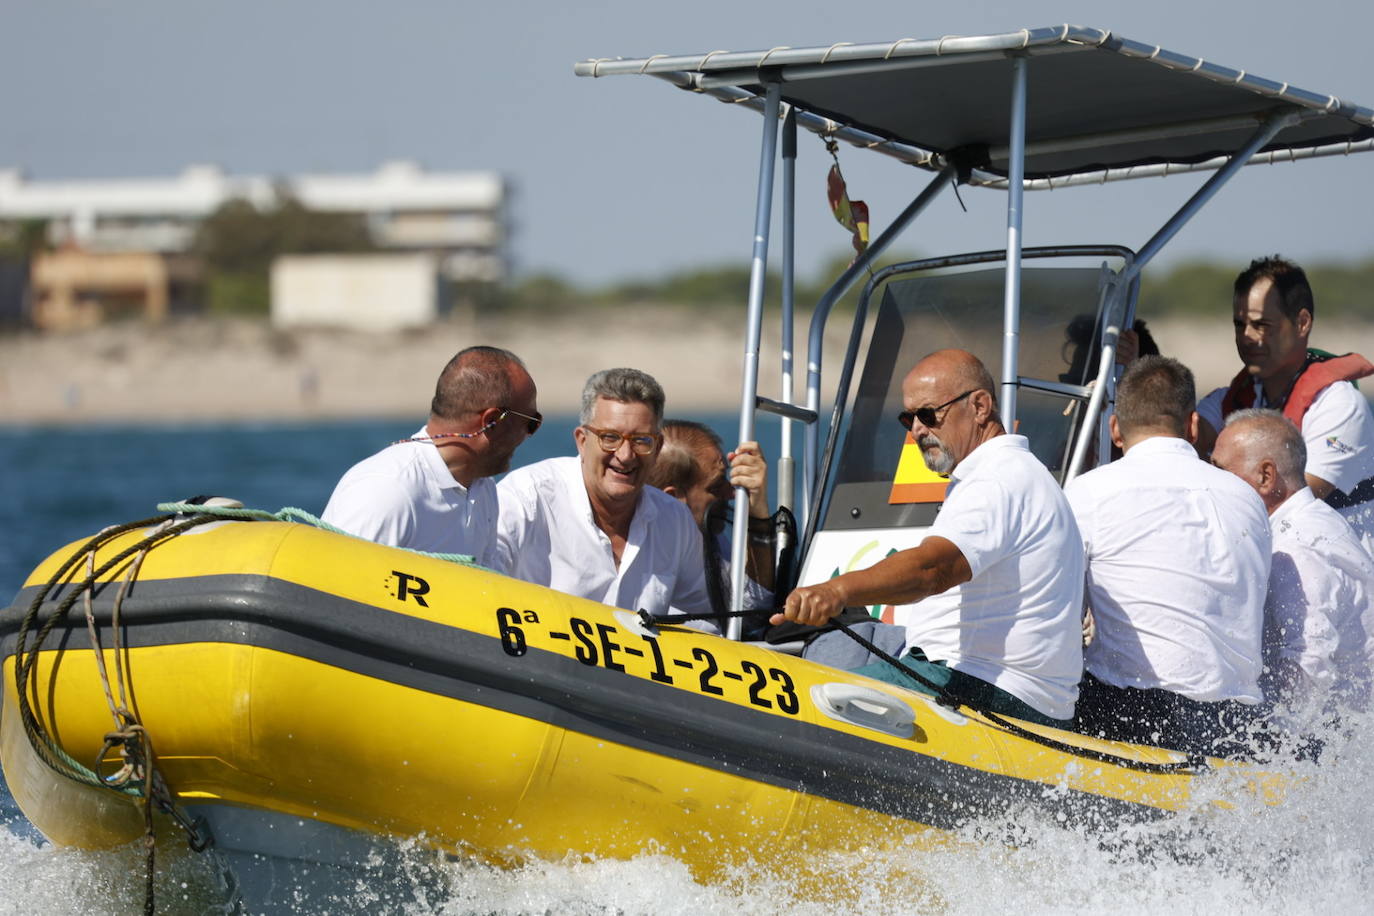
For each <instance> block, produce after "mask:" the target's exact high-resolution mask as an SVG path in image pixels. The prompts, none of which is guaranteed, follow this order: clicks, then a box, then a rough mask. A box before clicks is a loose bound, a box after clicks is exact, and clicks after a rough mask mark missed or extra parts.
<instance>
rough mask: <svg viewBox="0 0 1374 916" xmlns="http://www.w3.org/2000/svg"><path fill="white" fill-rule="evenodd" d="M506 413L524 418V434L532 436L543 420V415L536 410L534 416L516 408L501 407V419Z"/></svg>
mask: <svg viewBox="0 0 1374 916" xmlns="http://www.w3.org/2000/svg"><path fill="white" fill-rule="evenodd" d="M506 414H514V415H515V416H517V417H519V418H520V419H522V420H524V421H525V434H526V435H529V436H533V435H534V434H535V433H537V432H538V431H539V427H540V426H541V425H542V424H543V422H544V415H543V414H542V413H540V412H539V411H537V410H536V411H535V412H534V416H530V415H529V414H527V413H521V412H520V411H518V410H511V409H510V408H509V407H502V408H501V416H502V418H503V419H504V417H505V415H506Z"/></svg>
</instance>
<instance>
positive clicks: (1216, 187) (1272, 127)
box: [1065, 111, 1301, 482]
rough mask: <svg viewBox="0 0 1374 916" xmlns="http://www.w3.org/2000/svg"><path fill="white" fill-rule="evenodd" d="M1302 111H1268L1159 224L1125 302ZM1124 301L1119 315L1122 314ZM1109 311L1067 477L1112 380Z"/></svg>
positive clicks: (1126, 273)
mask: <svg viewBox="0 0 1374 916" xmlns="http://www.w3.org/2000/svg"><path fill="white" fill-rule="evenodd" d="M1300 117H1301V115H1300V114H1299V113H1298V112H1296V111H1286V112H1280V113H1278V114H1274V115H1270V116H1269V117H1268V118H1266V119H1265V121H1264V123H1263V124H1261V125H1260V128H1259V130H1257V131H1255V133H1254V135H1252V136H1251V137H1250V139H1249V141H1248V142H1247V143H1246V144H1245V146H1243V147H1241V149H1240V150H1239V151H1238V152H1237V153H1236V154H1235V155H1234V156H1232V157H1231V159H1230V161H1228V162H1227V163H1226V164H1225V165H1224V166H1222V167H1221V168H1220V169H1218V170H1217V171H1216V174H1214V175H1212V176H1211V177H1210V178H1208V179H1207V180H1206V181H1205V182H1204V183H1203V185H1202V187H1200V188H1198V189H1197V191H1196V192H1195V193H1194V194H1193V196H1192V197H1190V198H1188V200H1187V202H1185V203H1184V204H1183V206H1182V207H1179V209H1178V212H1176V213H1175V214H1174V215H1173V216H1172V217H1170V218H1169V221H1168V222H1167V223H1165V224H1164V225H1163V226H1161V227H1160V229H1159V231H1158V232H1156V233H1155V234H1154V235H1153V236H1151V237H1150V240H1149V241H1148V242H1146V243H1145V244H1144V245H1143V246H1141V249H1140V253H1139V254H1137V255H1136V256H1135V259H1134V260H1133V261H1132V262H1131V263H1130V264H1128V265H1127V266H1126V268H1125V269H1124V270H1123V271H1122V277H1121V279H1120V280H1118V281H1117V282H1118V283H1120V284H1121V290H1120V293H1121V300H1122V301H1123V302H1124V300H1125V299H1126V297H1127V296H1128V295H1129V289H1130V287H1131V286H1132V285H1133V284H1135V283H1137V282H1138V281H1139V279H1140V271H1141V269H1142V268H1143V267H1144V266H1145V265H1146V264H1147V263H1149V262H1150V260H1152V259H1153V258H1154V256H1155V255H1157V254H1159V252H1160V250H1161V249H1162V248H1163V247H1164V246H1165V245H1166V244H1168V242H1169V241H1170V240H1171V239H1172V238H1173V237H1174V236H1175V235H1177V234H1178V233H1179V231H1180V230H1181V229H1182V228H1183V227H1184V226H1185V225H1187V223H1188V221H1189V220H1190V219H1192V218H1193V217H1194V216H1195V215H1197V212H1198V211H1199V210H1201V209H1202V208H1203V207H1204V206H1205V205H1206V204H1207V202H1208V201H1210V200H1211V199H1212V198H1213V197H1214V196H1216V193H1217V192H1218V191H1220V190H1221V189H1222V187H1223V186H1224V185H1225V184H1226V182H1228V181H1230V180H1231V178H1232V177H1234V176H1235V174H1236V172H1238V171H1240V170H1241V169H1242V168H1244V167H1245V164H1246V163H1247V162H1249V161H1250V158H1251V157H1252V156H1254V155H1255V154H1256V153H1258V152H1259V151H1260V150H1261V149H1263V147H1264V145H1265V144H1266V143H1268V142H1269V141H1270V140H1272V139H1274V136H1275V135H1276V134H1277V133H1278V132H1279V131H1281V130H1283V129H1284V128H1285V127H1287V126H1288V125H1290V124H1292V123H1294V122H1296V121H1297V120H1299V118H1300ZM1124 309H1125V307H1124V305H1123V306H1122V315H1124ZM1110 310H1111V315H1109V316H1108V318H1109V320H1108V322H1107V327H1106V328H1105V329H1104V333H1103V339H1102V356H1101V359H1100V360H1099V362H1098V368H1097V384H1096V385H1095V386H1094V387H1093V393H1092V395H1091V396H1090V397H1089V398H1088V406H1087V409H1086V411H1085V414H1084V417H1083V433H1082V434H1081V435H1080V437H1079V441H1078V442H1077V444H1076V446H1075V448H1074V451H1073V458H1072V459H1071V460H1070V462H1069V473H1068V476H1067V478H1066V481H1065V482H1067V481H1068V480H1072V479H1073V478H1074V477H1076V476H1077V475H1078V473H1079V472H1080V471H1081V470H1082V467H1083V462H1084V459H1085V456H1086V453H1087V449H1088V436H1089V435H1090V433H1089V431H1090V430H1091V429H1092V427H1093V425H1094V424H1095V423H1096V422H1097V417H1098V413H1099V412H1100V411H1101V410H1102V403H1103V401H1104V400H1105V399H1106V398H1107V396H1108V394H1109V393H1111V392H1109V391H1108V388H1109V382H1110V381H1111V378H1112V375H1113V372H1114V369H1113V366H1114V365H1115V363H1116V343H1117V337H1118V335H1119V334H1120V332H1121V327H1120V325H1121V316H1119V315H1118V314H1117V309H1116V303H1115V301H1114V302H1113V304H1112V306H1111V309H1110Z"/></svg>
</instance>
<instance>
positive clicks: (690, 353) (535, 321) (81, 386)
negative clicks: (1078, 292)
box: [0, 306, 1374, 426]
mask: <svg viewBox="0 0 1374 916" xmlns="http://www.w3.org/2000/svg"><path fill="white" fill-rule="evenodd" d="M776 321H777V319H776V317H775V316H773V317H771V318H770V320H769V323H768V324H767V325H766V328H765V333H764V339H765V345H764V349H763V351H762V355H761V363H762V369H761V373H760V378H761V383H760V389H761V391H762V392H763V393H764V394H767V395H770V396H776V395H777V393H778V390H779V381H778V377H779V376H778V368H777V364H778V352H777V348H776V346H775V345H771V344H770V341H769V336H770V332H769V330H768V329H769V328H771V329H773V330H772V331H771V334H772V336H773V337H776V333H777V332H776V327H777V324H776ZM843 324H844V322H840V321H835V322H832V332H831V334H830V336H829V338H828V340H827V352H826V356H825V365H826V367H827V368H828V369H829V370H830V372H829V375H830V376H831V377H832V378H833V375H834V370H836V369H838V367H839V365H840V362H841V360H842V357H843V345H844V330H843V328H842V325H843ZM1151 328H1152V330H1153V331H1154V334H1155V337H1156V339H1157V340H1158V341H1159V343H1160V346H1161V347H1162V348H1163V350H1164V352H1165V353H1166V354H1169V355H1173V356H1176V357H1178V358H1179V359H1181V360H1183V361H1184V363H1186V364H1187V365H1189V366H1190V367H1192V368H1193V370H1194V372H1195V373H1196V375H1197V381H1198V389H1199V393H1200V394H1201V393H1203V392H1206V391H1208V390H1210V389H1211V388H1213V387H1215V386H1216V385H1220V384H1223V383H1224V382H1225V381H1227V380H1228V378H1229V377H1230V375H1231V374H1232V373H1233V372H1234V371H1235V368H1236V365H1237V364H1236V358H1235V352H1234V349H1233V347H1232V344H1231V333H1230V327H1229V324H1227V323H1223V322H1221V321H1216V322H1201V321H1192V320H1178V319H1161V320H1156V321H1152V322H1151ZM805 334H806V326H805V324H804V323H803V322H800V321H799V322H798V326H797V335H798V343H799V346H800V347H802V348H804V346H805ZM742 337H743V315H742V314H737V313H735V312H732V311H728V310H724V309H721V310H712V311H706V312H703V311H694V310H688V309H680V308H672V307H663V306H646V307H644V308H641V309H638V310H634V311H629V310H624V309H614V310H613V309H602V310H593V311H584V312H563V313H557V314H550V315H547V316H538V317H536V316H530V315H521V316H518V317H503V316H491V317H487V316H483V317H478V318H472V317H468V318H466V319H461V318H460V319H456V320H450V321H446V322H443V323H441V324H437V325H435V326H433V327H431V328H428V329H425V330H420V331H410V332H403V333H392V334H365V333H358V332H347V331H338V330H324V329H320V330H292V331H283V330H279V329H274V328H272V327H271V326H270V325H269V324H268V323H267V322H266V321H253V320H247V319H222V318H180V319H175V320H171V321H169V322H166V323H164V324H160V325H145V324H140V323H134V322H125V323H115V324H109V325H105V326H103V327H100V328H96V329H93V330H90V331H84V332H79V333H74V334H65V335H40V334H34V333H20V334H11V335H5V336H0V424H5V425H22V426H28V425H50V424H56V425H70V424H82V423H129V422H137V423H150V422H151V423H184V422H214V421H224V420H236V421H247V420H309V419H329V418H346V417H393V416H394V417H407V416H410V417H416V418H422V417H423V416H424V414H425V412H426V411H427V409H428V404H429V399H430V396H431V395H432V393H433V390H434V380H435V378H436V376H437V375H438V373H439V371H440V369H442V368H443V366H444V364H445V362H446V361H447V360H448V358H449V357H450V356H452V354H453V353H454V352H456V351H457V350H459V349H461V348H463V347H465V346H469V345H472V344H478V343H482V344H491V345H495V346H501V347H508V348H510V349H511V350H513V351H514V352H516V353H517V354H519V355H520V356H521V357H522V358H523V359H524V360H525V362H526V363H527V364H528V365H529V367H530V369H531V371H532V373H533V374H534V377H535V379H536V381H537V382H538V384H539V405H540V409H541V410H543V411H544V412H546V413H559V412H572V411H575V410H576V409H577V406H578V396H579V394H580V391H581V387H582V383H583V381H584V380H585V379H586V377H587V375H588V373H590V372H592V371H594V370H596V369H599V368H605V367H608V366H617V365H628V366H635V367H639V368H643V369H645V370H646V371H648V372H650V373H652V374H653V375H654V376H655V377H657V378H658V379H659V381H660V382H661V383H662V384H663V386H664V389H665V390H666V391H667V393H668V405H669V412H670V413H676V414H680V415H681V414H685V415H691V414H692V413H694V412H700V411H720V410H734V409H736V408H737V406H738V404H739V397H740V376H741V364H742V359H741V349H742V346H741V343H740V341H741V340H742ZM1313 343H1314V345H1316V346H1323V347H1325V348H1327V349H1331V350H1334V351H1336V352H1347V351H1350V350H1354V351H1357V352H1363V353H1366V354H1370V353H1374V328H1372V327H1370V326H1369V325H1367V324H1359V325H1348V326H1340V325H1334V324H1333V325H1323V324H1320V323H1319V324H1318V325H1317V329H1316V333H1315V334H1314V336H1313ZM797 378H798V391H799V396H800V391H801V382H802V379H803V378H804V369H803V367H802V366H801V365H800V362H799V365H798V369H797Z"/></svg>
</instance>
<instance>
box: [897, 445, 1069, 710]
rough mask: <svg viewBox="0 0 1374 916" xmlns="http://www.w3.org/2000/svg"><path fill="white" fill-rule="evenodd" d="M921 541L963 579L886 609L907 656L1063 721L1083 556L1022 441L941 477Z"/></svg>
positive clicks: (1059, 497) (1061, 505)
mask: <svg viewBox="0 0 1374 916" xmlns="http://www.w3.org/2000/svg"><path fill="white" fill-rule="evenodd" d="M929 534H930V535H938V536H940V537H942V538H945V539H947V540H949V541H950V542H951V543H953V544H954V546H955V547H958V548H959V552H960V553H962V554H963V555H964V559H965V560H967V561H968V565H969V569H970V570H972V572H973V578H972V579H970V580H969V581H968V582H965V583H964V584H962V585H956V586H955V587H954V588H951V589H949V590H948V591H946V592H943V593H941V594H939V595H932V596H931V597H929V598H926V599H925V600H924V601H919V602H917V603H916V604H909V605H903V606H900V607H896V608H894V609H893V621H894V622H895V623H898V624H900V625H902V626H905V627H906V628H907V648H908V649H917V648H919V649H920V650H921V651H922V652H924V653H925V655H926V658H928V659H930V660H931V661H944V662H946V663H948V665H949V667H951V668H954V669H955V670H957V671H962V672H964V673H965V674H970V675H972V676H974V677H976V678H979V679H981V680H984V681H987V682H988V683H990V684H993V685H995V686H997V687H1000V688H1001V689H1003V690H1005V691H1006V692H1007V693H1010V694H1011V695H1012V696H1015V697H1017V698H1018V699H1020V700H1022V701H1023V702H1025V703H1026V704H1027V705H1029V706H1031V707H1033V708H1035V709H1036V710H1038V711H1040V712H1042V713H1044V714H1045V715H1047V716H1050V717H1051V718H1054V719H1069V718H1072V716H1073V705H1074V703H1075V702H1076V701H1077V699H1078V681H1079V679H1080V678H1081V676H1082V673H1083V644H1082V635H1081V634H1082V627H1081V623H1080V620H1081V613H1082V609H1083V551H1082V546H1081V542H1080V539H1079V536H1078V528H1077V527H1076V526H1075V524H1074V519H1073V514H1072V512H1071V511H1070V510H1069V505H1068V503H1067V502H1066V501H1065V499H1064V493H1063V491H1062V490H1060V488H1059V484H1057V483H1055V480H1054V478H1053V477H1052V476H1050V473H1049V471H1047V470H1045V467H1044V465H1042V464H1041V463H1040V461H1039V460H1038V459H1037V458H1036V457H1035V456H1034V455H1032V454H1031V453H1030V450H1029V448H1028V447H1027V442H1026V437H1025V436H1015V435H1003V436H997V437H996V438H993V439H989V440H988V441H987V442H984V443H983V444H982V445H980V446H978V447H977V448H975V449H974V450H973V451H972V452H971V453H970V454H969V456H968V457H967V458H965V459H964V460H963V461H961V462H960V463H959V465H958V467H956V468H955V469H954V473H953V474H951V475H950V486H949V491H948V495H947V496H946V497H945V503H944V505H943V507H941V509H940V514H939V515H938V516H937V517H936V519H935V524H934V525H932V526H931V528H930V531H929Z"/></svg>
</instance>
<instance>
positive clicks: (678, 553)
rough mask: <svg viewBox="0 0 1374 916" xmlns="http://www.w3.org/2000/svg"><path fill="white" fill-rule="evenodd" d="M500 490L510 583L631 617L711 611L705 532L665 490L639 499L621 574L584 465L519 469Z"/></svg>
mask: <svg viewBox="0 0 1374 916" xmlns="http://www.w3.org/2000/svg"><path fill="white" fill-rule="evenodd" d="M497 489H498V491H499V493H500V500H501V516H500V521H499V523H498V525H497V541H498V551H499V554H500V557H501V560H502V562H504V563H506V564H508V565H507V568H508V569H509V570H510V571H511V575H513V576H515V577H517V578H520V579H524V580H525V581H527V582H534V583H536V584H538V585H546V586H548V587H550V588H555V589H558V590H559V591H560V592H567V593H568V594H571V595H577V596H579V597H582V598H590V599H592V600H593V601H600V602H601V603H602V604H609V605H613V606H615V607H620V608H625V609H626V610H631V611H633V610H639V609H643V610H647V611H648V612H649V613H651V614H655V615H662V614H667V613H669V612H670V611H677V612H682V613H689V614H699V613H709V612H710V611H711V599H710V597H709V595H708V594H707V591H706V568H705V565H704V563H703V560H702V554H701V532H700V530H699V529H698V528H697V524H696V521H695V520H694V519H693V518H692V513H691V512H690V511H689V510H688V509H687V507H686V506H684V505H683V504H682V503H680V502H678V501H677V500H676V499H674V498H673V497H671V496H669V495H668V494H667V493H664V492H663V491H662V490H659V489H657V488H656V487H645V488H644V489H643V491H642V492H641V493H640V495H639V505H638V507H636V509H635V514H634V518H633V519H631V521H630V532H629V537H628V538H627V539H626V543H625V549H624V551H622V553H621V556H620V566H619V568H617V567H616V565H615V554H614V553H613V552H612V550H611V539H610V538H609V537H607V536H606V533H605V532H604V531H602V530H601V529H600V528H598V527H597V525H596V521H595V520H594V518H593V516H592V504H591V501H590V500H589V499H588V498H587V486H586V484H585V483H584V482H583V480H582V464H581V461H580V460H579V459H578V458H576V457H570V458H549V459H547V460H545V461H539V462H535V463H534V464H531V465H527V466H526V467H523V468H517V469H516V470H514V471H511V472H510V473H509V474H507V475H506V476H505V478H504V479H503V480H502V481H501V483H500V484H498V486H497ZM717 632H718V631H717Z"/></svg>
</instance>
